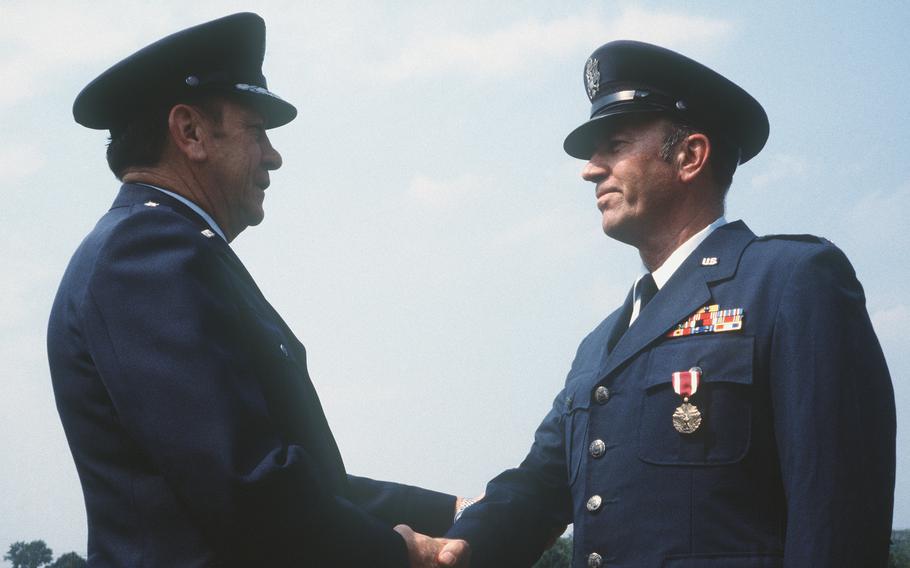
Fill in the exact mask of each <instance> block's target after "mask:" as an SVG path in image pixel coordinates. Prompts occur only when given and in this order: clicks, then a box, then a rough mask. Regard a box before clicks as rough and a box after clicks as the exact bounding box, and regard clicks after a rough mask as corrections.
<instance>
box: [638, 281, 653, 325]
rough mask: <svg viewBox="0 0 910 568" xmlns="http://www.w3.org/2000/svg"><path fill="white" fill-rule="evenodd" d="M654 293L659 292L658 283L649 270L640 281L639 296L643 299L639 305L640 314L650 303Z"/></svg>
mask: <svg viewBox="0 0 910 568" xmlns="http://www.w3.org/2000/svg"><path fill="white" fill-rule="evenodd" d="M654 294H657V284H655V283H654V277H653V276H651V273H650V272H649V273H647V274H645V275H644V276H642V277H641V280H639V281H638V297H639V298H640V299H641V304H639V306H638V314H639V315H641V312H643V311H644V309H645V306H647V305H648V302H650V301H651V299H652V298H653V297H654Z"/></svg>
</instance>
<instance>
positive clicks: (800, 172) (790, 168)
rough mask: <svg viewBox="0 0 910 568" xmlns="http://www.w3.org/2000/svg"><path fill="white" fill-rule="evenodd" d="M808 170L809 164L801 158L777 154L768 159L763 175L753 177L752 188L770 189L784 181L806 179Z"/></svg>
mask: <svg viewBox="0 0 910 568" xmlns="http://www.w3.org/2000/svg"><path fill="white" fill-rule="evenodd" d="M807 170H808V164H807V163H806V161H805V160H804V159H802V158H800V157H799V156H789V155H785V154H775V155H773V156H771V157H770V158H768V159H767V165H766V166H765V167H764V168H763V169H762V170H761V173H757V174H755V175H754V176H752V180H751V181H752V187H753V188H762V187H768V186H771V185H774V184H776V183H778V182H780V181H783V180H793V179H799V178H804V177H806V171H807Z"/></svg>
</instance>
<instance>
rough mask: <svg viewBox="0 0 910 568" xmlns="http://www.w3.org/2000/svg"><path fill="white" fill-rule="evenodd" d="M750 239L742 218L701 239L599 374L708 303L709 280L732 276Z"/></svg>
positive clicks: (645, 345)
mask: <svg viewBox="0 0 910 568" xmlns="http://www.w3.org/2000/svg"><path fill="white" fill-rule="evenodd" d="M754 239H755V234H754V233H753V232H752V231H750V230H749V228H748V227H746V225H745V223H743V222H742V221H736V222H734V223H730V224H728V225H724V226H723V227H720V228H718V229H717V230H716V231H714V232H713V233H712V234H711V235H710V236H709V237H708V238H707V239H705V241H704V242H703V243H701V244H700V245H699V246H698V248H697V249H695V251H693V252H692V254H691V255H689V257H688V258H687V259H686V260H685V261H683V263H682V265H680V267H679V268H678V269H677V270H676V272H675V273H674V274H673V276H671V277H670V280H668V281H667V283H666V284H665V285H664V287H663V288H661V289H660V291H659V292H658V293H657V295H656V296H654V299H653V300H651V302H650V303H649V304H648V305H647V307H645V309H644V310H643V311H642V312H641V314H640V315H639V317H638V318H637V319H636V320H635V322H634V323H633V324H632V326H631V327H630V328H629V329H628V330H627V331H626V333H625V334H624V335H622V337H620V338H619V341H618V343H616V347H615V348H614V349H613V350H612V351H610V353H609V354H608V355H607V357H606V360H605V361H604V366H603V368H602V369H601V372H600V377H601V378H603V377H606V376H607V375H609V374H610V373H612V372H613V371H614V370H616V368H617V367H619V366H620V365H622V364H623V363H625V362H626V361H628V360H629V359H630V358H632V357H633V356H634V355H636V354H637V353H639V352H640V351H641V350H643V349H644V348H646V347H647V346H648V345H650V344H651V343H652V342H653V341H654V340H656V339H658V338H659V337H661V336H662V335H664V334H665V333H667V331H669V330H670V329H672V328H673V326H675V325H676V324H678V323H679V322H680V321H682V320H684V319H685V318H687V317H689V316H690V315H692V314H693V313H694V312H695V310H697V309H699V308H701V307H703V306H705V305H706V304H708V302H709V301H710V299H711V290H710V288H709V286H708V284H709V282H713V281H717V280H722V279H726V278H730V277H731V276H733V274H735V272H736V269H737V267H738V265H739V258H740V256H741V255H742V252H743V250H744V249H745V248H746V246H747V245H748V244H749V243H750V242H752V240H754ZM705 257H715V258H716V259H717V262H716V264H714V265H712V266H702V262H701V260H702V258H705ZM626 321H628V319H626ZM614 331H616V330H614ZM611 337H612V333H611Z"/></svg>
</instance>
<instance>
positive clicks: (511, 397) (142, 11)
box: [0, 0, 910, 554]
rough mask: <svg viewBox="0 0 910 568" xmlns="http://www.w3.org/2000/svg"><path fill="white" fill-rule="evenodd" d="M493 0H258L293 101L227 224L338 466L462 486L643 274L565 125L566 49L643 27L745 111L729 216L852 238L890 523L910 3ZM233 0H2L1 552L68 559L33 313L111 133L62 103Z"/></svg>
mask: <svg viewBox="0 0 910 568" xmlns="http://www.w3.org/2000/svg"><path fill="white" fill-rule="evenodd" d="M502 4H503V5H500V6H493V3H488V2H471V1H463V2H457V3H454V2H414V3H411V4H407V3H404V2H394V3H381V2H360V3H357V2H332V3H331V5H329V3H328V2H325V3H317V2H257V3H256V5H255V6H256V7H255V10H256V11H258V12H259V13H261V14H262V15H263V16H264V17H265V19H266V22H267V26H268V52H267V55H266V65H265V71H266V75H267V76H268V77H269V85H270V87H272V88H273V90H274V91H275V92H277V93H278V94H280V95H281V96H283V97H284V98H286V99H288V100H290V101H292V102H294V103H295V104H296V105H297V106H298V108H299V110H300V116H299V118H298V119H297V120H296V121H295V122H292V123H291V124H290V125H288V126H285V127H283V128H280V129H278V130H275V131H273V132H272V134H271V137H272V141H273V143H274V144H275V146H276V147H277V148H278V149H279V150H280V151H281V152H282V154H283V157H284V164H285V165H284V167H283V168H282V169H281V170H279V171H278V172H276V173H275V174H274V175H273V176H272V180H273V183H272V187H271V188H270V189H269V190H268V193H267V197H266V210H267V214H266V220H265V222H264V223H263V224H262V225H261V226H259V227H254V228H251V229H249V230H248V231H247V232H246V233H244V234H243V235H241V236H240V237H239V238H238V239H237V240H236V241H235V243H234V245H233V246H234V248H235V250H236V251H237V252H238V254H239V255H240V257H241V258H242V259H243V260H244V261H245V263H246V265H247V267H248V268H249V270H250V272H251V273H252V274H253V275H254V277H256V279H257V280H258V283H259V285H260V287H261V288H262V290H263V291H264V292H265V294H266V296H267V297H268V298H269V299H270V300H271V302H272V303H273V304H274V306H275V307H276V308H277V309H278V311H279V312H280V313H282V315H283V316H284V318H285V320H286V321H287V322H288V323H289V324H290V325H291V327H292V328H293V329H294V330H295V331H296V333H297V335H298V337H300V339H301V340H302V341H303V342H304V343H305V344H306V345H307V348H308V353H309V362H310V371H311V374H312V376H313V379H314V382H315V383H316V387H317V389H318V390H319V392H320V395H321V398H322V402H323V405H324V406H325V409H326V413H327V414H328V418H329V421H330V423H331V425H332V427H333V430H334V433H335V436H336V438H337V440H338V443H339V445H340V447H341V450H342V453H343V455H344V458H345V461H346V464H347V466H348V469H349V470H350V471H352V472H355V473H359V474H363V475H369V476H373V477H378V478H386V479H396V480H400V481H404V482H409V483H414V484H419V485H424V486H429V487H433V488H438V489H441V490H445V491H450V492H457V493H462V494H474V493H477V492H479V491H480V490H481V489H482V488H483V484H484V482H485V481H486V480H487V479H488V478H489V477H491V476H493V475H495V474H496V473H498V472H499V471H501V470H502V469H504V468H507V467H512V466H514V465H516V464H517V463H518V462H519V461H520V460H521V459H522V458H523V457H524V455H525V453H526V451H527V449H528V448H529V446H530V443H531V439H532V434H533V431H534V428H535V427H536V426H537V424H538V422H539V421H540V419H541V418H542V417H543V415H544V414H545V413H546V411H547V410H548V408H549V406H550V403H551V400H552V398H553V396H555V394H556V393H557V392H558V391H559V389H560V387H561V385H562V382H563V380H564V377H565V373H566V372H567V371H568V368H569V363H570V362H571V359H572V357H573V355H574V352H575V348H576V346H577V344H578V342H579V341H580V340H581V338H582V337H583V336H584V335H585V334H586V333H587V332H588V331H590V330H591V329H592V328H593V327H594V326H595V325H596V324H597V323H598V322H599V321H600V320H601V319H602V318H603V317H605V316H606V315H607V314H608V313H609V312H610V311H611V310H612V309H613V308H614V307H615V306H617V305H618V304H619V303H620V302H621V301H622V299H623V297H624V294H625V293H626V291H627V290H628V288H629V286H630V285H631V283H632V279H633V278H634V277H635V275H636V273H637V270H638V266H639V263H638V258H637V255H636V253H635V251H634V250H633V249H631V248H629V247H627V246H624V245H621V244H618V243H616V242H614V241H611V240H609V239H608V238H606V237H605V236H604V235H603V234H602V232H601V231H600V221H599V212H598V211H597V209H596V207H595V200H594V196H593V189H592V187H591V186H590V184H587V183H585V182H583V181H582V180H581V178H580V177H579V173H580V171H581V168H582V166H583V163H582V162H580V161H578V160H575V159H573V158H570V157H568V156H566V155H565V154H564V153H563V151H562V140H563V138H564V136H565V134H566V133H567V132H568V131H569V130H571V129H572V128H573V127H575V126H576V125H577V124H579V123H580V122H581V121H582V120H584V119H585V118H586V117H587V112H588V104H587V98H586V97H585V94H584V92H583V88H582V79H581V76H582V68H583V65H584V61H585V59H586V58H587V57H588V55H589V54H590V52H591V51H593V50H594V48H596V47H597V46H599V45H601V44H603V43H605V42H607V41H609V40H613V39H620V38H626V39H641V40H645V41H652V42H656V43H660V44H663V45H665V46H667V47H670V48H673V49H676V50H679V51H682V52H684V53H686V54H688V55H690V56H692V57H695V58H696V59H699V60H701V61H703V62H704V63H706V64H708V65H710V66H711V67H713V68H715V69H716V70H718V71H720V72H721V73H723V74H725V75H727V76H728V77H730V78H731V79H733V80H735V81H736V82H738V83H739V84H740V85H742V86H743V87H745V88H746V89H747V90H749V91H750V92H751V93H752V94H753V95H754V96H755V97H756V98H757V99H758V100H759V101H761V102H762V103H763V104H764V106H765V108H766V109H767V111H768V115H769V117H770V120H771V137H770V140H769V141H768V145H767V146H766V148H765V150H764V151H763V152H762V153H761V154H760V155H759V156H758V157H757V158H755V159H754V160H752V161H751V162H749V163H748V164H746V165H745V166H744V167H742V168H741V169H740V171H739V172H738V173H737V174H736V177H735V179H734V185H733V189H732V191H731V194H730V198H729V203H728V215H727V216H728V218H729V219H731V220H732V219H737V218H742V219H744V220H745V221H746V222H747V223H748V224H749V225H750V227H751V228H752V229H753V230H755V231H756V232H758V233H814V234H819V235H823V236H825V237H828V238H830V239H831V240H833V241H834V242H835V243H836V244H838V245H839V246H841V247H842V248H843V249H844V250H845V251H846V252H847V254H848V255H849V257H850V258H851V259H852V261H853V263H854V265H855V267H856V270H857V272H858V274H859V277H860V279H861V281H862V282H863V283H864V284H865V287H866V291H867V297H868V306H869V311H870V313H871V314H872V318H873V321H874V323H875V326H876V329H877V331H878V334H879V338H880V339H881V342H882V344H883V346H884V349H885V354H886V357H887V359H888V364H889V366H890V368H891V373H892V376H893V379H894V383H895V390H896V392H897V403H898V460H899V465H898V472H897V474H898V489H897V495H896V513H895V521H894V524H895V527H899V528H900V527H910V452H908V448H910V445H908V443H907V441H908V436H910V415H908V413H907V412H906V411H905V410H906V408H907V407H908V404H910V383H908V372H910V355H908V350H907V346H908V341H907V335H908V331H907V329H908V327H910V299H908V298H907V296H906V295H905V294H906V292H907V289H908V288H910V271H908V268H907V267H908V259H907V256H908V255H910V236H908V229H910V226H908V223H907V220H906V216H907V214H908V212H910V166H908V158H907V155H908V151H910V148H908V142H910V134H908V133H910V118H908V117H910V112H908V110H907V102H906V101H907V93H908V92H910V80H908V71H910V66H908V64H907V53H910V40H908V38H910V35H908V34H907V32H906V25H907V23H908V22H910V3H907V2H903V1H902V2H884V1H883V2H876V3H867V2H852V3H847V2H839V3H837V7H832V6H830V5H829V3H818V4H817V5H816V4H813V3H802V2H799V3H796V2H780V3H777V2H768V3H760V4H758V3H757V4H752V5H749V4H746V3H741V2H726V1H725V2H680V1H673V2H641V3H636V2H624V3H618V2H596V3H584V2H558V3H557V2H552V1H551V0H548V1H541V2H525V3H522V4H521V7H515V6H513V5H510V4H505V3H502ZM830 4H834V3H830ZM870 6H874V7H870ZM250 8H251V5H248V4H241V3H237V2H229V3H220V4H218V3H214V2H194V3H186V2H154V3H151V2H143V3H138V2H137V3H135V4H134V5H132V7H130V5H128V4H127V3H123V2H84V3H76V2H72V3H62V2H18V1H10V0H0V77H2V78H3V82H4V85H3V88H2V89H0V124H2V129H0V180H2V181H0V191H2V197H3V205H2V207H0V247H2V248H0V250H2V251H3V256H4V261H3V270H2V272H0V381H2V384H3V385H4V394H3V396H2V397H0V549H2V550H3V551H5V550H6V547H7V546H8V545H9V543H10V542H12V541H14V540H31V539H35V538H43V539H45V540H46V541H47V542H48V544H49V545H50V546H51V547H52V548H54V550H55V552H58V553H59V552H65V551H68V550H76V551H77V552H80V553H81V554H84V553H85V535H86V529H85V514H84V507H83V503H82V495H81V491H80V488H79V483H78V479H77V477H76V473H75V468H74V466H73V464H72V460H71V457H70V454H69V450H68V448H67V445H66V441H65V439H64V435H63V431H62V428H61V427H60V425H59V420H58V418H57V413H56V409H55V407H54V401H53V394H52V391H51V386H50V379H49V376H48V371H47V364H46V359H45V349H44V334H45V325H46V319H47V314H48V312H49V309H50V305H51V301H52V298H53V294H54V292H55V290H56V286H57V283H58V281H59V278H60V276H61V274H62V271H63V268H64V266H65V265H66V262H67V260H68V258H69V256H70V255H71V254H72V252H73V250H74V249H75V247H76V245H77V244H78V242H79V240H80V239H81V238H82V236H83V235H84V234H85V233H86V232H87V231H88V230H89V229H90V228H91V226H92V225H93V224H94V223H95V221H96V220H97V218H98V217H99V216H100V215H101V214H102V213H103V212H104V211H105V210H106V209H107V207H108V206H109V204H110V202H111V200H112V199H113V197H114V195H115V192H116V190H117V187H118V184H117V182H116V180H114V178H113V176H112V175H111V174H110V173H109V172H108V170H107V168H106V165H105V162H104V158H103V154H104V143H105V133H103V132H98V131H91V130H87V129H84V128H82V127H80V126H78V125H76V124H75V123H74V122H73V120H72V115H71V105H72V100H73V98H74V97H75V95H76V93H77V92H78V91H79V89H81V88H82V87H83V86H84V85H85V84H86V83H87V82H88V81H89V80H91V79H92V78H93V77H94V76H96V75H97V74H98V73H99V72H101V71H102V70H103V69H105V68H107V67H108V66H109V65H111V64H113V63H114V62H116V61H117V60H119V59H121V58H122V57H124V56H126V55H127V54H129V53H131V52H132V51H134V50H136V49H138V48H140V47H142V46H144V45H145V44H147V43H149V42H151V41H153V40H155V39H157V38H159V37H161V36H163V35H165V34H167V33H170V32H172V31H176V30H177V29H180V28H183V27H187V26H189V25H193V24H196V23H199V22H202V21H205V20H209V19H212V18H215V17H219V16H222V15H225V14H228V13H231V12H235V11H241V10H248V9H250ZM798 315H799V314H794V317H798ZM855 396H857V397H862V396H864V394H863V392H862V391H861V390H860V391H857V392H856V393H855ZM843 418H844V420H852V419H853V417H851V416H844V417H843ZM862 426H863V425H862V424H856V427H857V428H862Z"/></svg>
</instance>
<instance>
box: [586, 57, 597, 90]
mask: <svg viewBox="0 0 910 568" xmlns="http://www.w3.org/2000/svg"><path fill="white" fill-rule="evenodd" d="M585 87H586V88H587V91H588V98H589V99H591V100H592V101H593V100H594V96H595V95H596V94H597V91H599V90H600V69H599V68H598V64H597V58H595V57H589V58H588V61H587V63H585Z"/></svg>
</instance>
